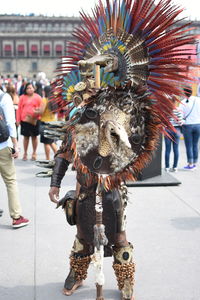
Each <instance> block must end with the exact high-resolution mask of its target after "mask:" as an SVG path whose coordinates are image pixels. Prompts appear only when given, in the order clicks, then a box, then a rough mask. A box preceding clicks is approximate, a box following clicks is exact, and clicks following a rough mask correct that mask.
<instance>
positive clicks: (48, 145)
mask: <svg viewBox="0 0 200 300" xmlns="http://www.w3.org/2000/svg"><path fill="white" fill-rule="evenodd" d="M50 90H51V87H50V86H49V85H47V86H45V87H44V93H45V97H44V98H43V99H42V105H41V107H40V114H41V120H40V142H41V143H43V144H44V150H45V156H46V160H50V151H51V149H52V151H53V152H54V154H55V153H56V151H57V146H56V143H55V141H54V139H50V138H47V137H45V135H44V129H45V122H54V121H56V117H55V114H54V113H52V112H51V111H50V109H49V107H48V103H49V96H50Z"/></svg>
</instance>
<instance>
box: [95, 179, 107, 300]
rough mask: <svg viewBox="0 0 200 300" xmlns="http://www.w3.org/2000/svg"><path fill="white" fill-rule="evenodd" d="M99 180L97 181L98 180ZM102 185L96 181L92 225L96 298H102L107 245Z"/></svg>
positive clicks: (100, 299)
mask: <svg viewBox="0 0 200 300" xmlns="http://www.w3.org/2000/svg"><path fill="white" fill-rule="evenodd" d="M98 182H99V181H98ZM101 191H102V186H101V184H100V183H98V187H97V195H96V204H95V211H96V224H95V225H94V255H93V259H92V261H93V265H94V268H95V283H96V292H97V296H96V300H104V297H103V285H104V282H105V278H104V273H103V258H104V246H105V245H107V243H108V239H107V238H106V235H105V226H104V225H103V224H102V214H103V206H102V193H101Z"/></svg>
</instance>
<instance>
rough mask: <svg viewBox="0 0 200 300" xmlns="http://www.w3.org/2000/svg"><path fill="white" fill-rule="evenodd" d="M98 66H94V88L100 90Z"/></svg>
mask: <svg viewBox="0 0 200 300" xmlns="http://www.w3.org/2000/svg"><path fill="white" fill-rule="evenodd" d="M100 87H101V82H100V65H95V88H96V89H100Z"/></svg>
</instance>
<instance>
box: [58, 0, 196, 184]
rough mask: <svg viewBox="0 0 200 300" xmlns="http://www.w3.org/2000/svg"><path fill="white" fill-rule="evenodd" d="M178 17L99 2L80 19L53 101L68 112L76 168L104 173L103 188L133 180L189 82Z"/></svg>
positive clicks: (139, 1)
mask: <svg viewBox="0 0 200 300" xmlns="http://www.w3.org/2000/svg"><path fill="white" fill-rule="evenodd" d="M182 10H183V9H180V8H179V7H178V6H176V5H173V4H172V1H171V0H161V1H160V2H159V3H158V4H157V5H155V3H154V1H153V0H135V1H134V0H122V1H119V0H114V1H112V2H111V1H109V0H106V5H105V6H104V5H103V3H102V2H101V0H99V4H98V5H96V7H95V9H94V10H93V15H92V16H89V15H87V14H85V13H84V12H81V18H82V21H83V25H81V26H80V27H79V28H77V29H76V30H75V31H74V33H73V36H74V37H75V38H76V40H77V41H76V42H69V44H68V48H67V51H68V54H67V56H66V57H64V58H63V59H62V62H61V63H60V65H59V67H58V72H59V74H58V77H57V80H56V83H55V88H54V101H55V102H56V103H57V105H58V106H59V108H62V107H66V106H67V107H68V110H67V111H68V116H69V118H70V119H69V121H68V123H67V130H70V131H71V133H72V136H73V142H72V143H71V147H72V149H73V151H74V156H75V163H76V166H77V168H80V169H81V171H82V172H84V173H86V174H87V172H89V171H92V172H95V173H99V174H106V175H107V177H106V178H104V179H103V177H101V179H100V180H102V181H103V182H104V185H105V187H106V188H110V187H112V186H115V185H118V183H119V182H120V181H121V180H127V179H131V180H133V179H134V178H135V174H136V173H137V172H138V171H140V170H141V168H142V167H143V166H144V165H145V163H146V162H147V161H148V159H149V157H150V154H151V152H152V150H153V149H154V148H155V145H156V140H157V137H158V134H159V132H160V131H163V127H170V126H171V125H170V122H169V117H170V116H171V115H172V110H173V101H172V99H173V98H174V97H176V96H180V95H182V86H183V85H184V84H185V82H188V80H191V78H189V77H188V74H187V73H186V69H188V67H189V66H192V63H191V61H190V60H189V59H188V56H191V55H192V53H191V50H189V47H188V45H191V44H194V43H195V42H196V41H195V37H194V36H192V35H190V34H189V29H186V28H187V27H188V26H189V25H190V24H188V23H187V24H185V23H183V22H180V20H178V19H177V17H178V15H179V14H180V13H181V12H182ZM91 137H92V138H91Z"/></svg>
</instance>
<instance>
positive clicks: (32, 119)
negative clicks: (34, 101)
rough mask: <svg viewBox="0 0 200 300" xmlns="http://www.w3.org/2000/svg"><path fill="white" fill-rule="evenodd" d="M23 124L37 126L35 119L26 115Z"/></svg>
mask: <svg viewBox="0 0 200 300" xmlns="http://www.w3.org/2000/svg"><path fill="white" fill-rule="evenodd" d="M24 122H26V123H29V124H31V125H34V126H35V125H36V124H37V119H36V118H34V117H32V116H31V115H26V118H25V120H24Z"/></svg>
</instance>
